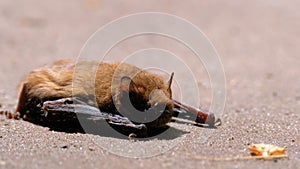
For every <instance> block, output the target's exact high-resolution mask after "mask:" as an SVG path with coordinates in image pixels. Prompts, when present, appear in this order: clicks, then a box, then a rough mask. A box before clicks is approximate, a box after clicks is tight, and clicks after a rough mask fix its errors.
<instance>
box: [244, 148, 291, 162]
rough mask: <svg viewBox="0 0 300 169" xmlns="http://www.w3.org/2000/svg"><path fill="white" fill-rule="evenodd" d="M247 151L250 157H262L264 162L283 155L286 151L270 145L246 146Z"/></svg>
mask: <svg viewBox="0 0 300 169" xmlns="http://www.w3.org/2000/svg"><path fill="white" fill-rule="evenodd" d="M248 150H249V151H250V153H251V155H252V156H262V157H263V158H264V159H265V160H271V159H273V158H277V157H278V156H279V155H283V154H284V153H285V150H286V149H285V148H282V147H278V146H275V145H271V144H252V145H250V146H248Z"/></svg>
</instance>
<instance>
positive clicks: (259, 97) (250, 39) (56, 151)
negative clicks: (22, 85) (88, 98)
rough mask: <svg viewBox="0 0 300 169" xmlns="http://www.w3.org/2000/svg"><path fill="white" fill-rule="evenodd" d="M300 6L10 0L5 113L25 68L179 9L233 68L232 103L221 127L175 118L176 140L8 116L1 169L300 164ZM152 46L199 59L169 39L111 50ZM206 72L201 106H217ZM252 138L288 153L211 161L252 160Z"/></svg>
mask: <svg viewBox="0 0 300 169" xmlns="http://www.w3.org/2000/svg"><path fill="white" fill-rule="evenodd" d="M299 8H300V3H299V1H296V0H295V1H293V0H291V1H276V2H275V1H270V0H266V1H260V0H255V1H249V2H241V1H226V2H225V1H223V2H219V1H214V0H213V1H209V2H204V1H196V0H195V1H187V2H184V1H163V2H161V1H156V0H155V1H143V2H141V1H139V0H131V1H130V2H129V1H117V0H114V1H110V0H101V1H97V0H79V1H76V2H75V1H71V0H68V1H43V2H41V1H38V0H27V1H11V0H1V1H0V57H1V62H0V63H1V64H0V80H1V83H0V103H1V106H2V108H3V109H13V108H14V107H15V106H16V102H17V86H18V83H19V81H20V80H21V79H22V77H24V76H25V74H26V72H28V71H30V70H32V69H33V68H36V67H38V66H40V65H43V64H45V63H49V62H52V61H54V60H57V59H61V58H74V59H75V58H76V57H77V56H78V54H79V51H80V49H81V48H82V46H83V45H84V43H85V42H86V40H87V39H88V38H89V36H90V35H91V34H92V33H94V32H95V31H96V30H97V29H98V28H99V27H101V26H103V25H104V24H106V23H108V22H109V21H112V20H114V19H116V18H118V17H121V16H124V15H128V14H132V13H135V12H145V11H148V12H152V11H155V12H166V13H170V14H174V15H178V16H180V17H183V18H185V19H187V20H188V21H190V22H192V23H193V24H195V25H196V26H198V27H199V28H200V29H201V30H202V31H203V32H204V33H205V34H206V35H207V36H208V38H209V39H210V40H211V42H212V43H213V44H214V46H215V48H216V49H217V51H218V53H219V55H220V58H221V60H222V63H223V66H224V69H225V74H226V79H227V101H226V108H225V111H224V113H223V114H222V117H221V118H222V121H223V124H222V126H220V127H218V128H217V129H205V128H199V127H195V126H188V125H183V124H175V123H174V124H171V125H172V126H173V128H174V131H177V132H178V131H180V134H179V135H177V136H176V137H174V138H169V139H154V140H150V141H137V142H134V141H129V140H126V139H125V140H124V139H117V138H110V137H103V136H94V135H89V134H76V133H73V134H72V133H71V134H70V133H63V132H56V131H49V129H48V128H46V127H41V126H37V125H34V124H31V123H28V122H25V121H22V120H7V119H5V118H4V117H1V119H0V120H1V121H0V140H1V142H0V168H145V169H146V168H291V169H294V168H299V166H300V155H299V154H300V147H299V146H300V144H299V143H300V135H299V128H300V114H299V112H300V70H299V64H300V58H299V53H300V48H299V44H300V40H299V35H300V23H299V19H300V11H299V10H298V9H299ZM157 40H158V41H157ZM154 42H155V43H154ZM146 47H161V48H166V49H170V50H171V51H172V50H174V52H175V53H176V54H177V55H180V56H182V58H184V59H185V60H187V62H188V61H189V62H191V63H192V62H193V59H191V58H193V57H189V56H191V55H192V53H191V52H190V51H189V50H187V49H186V48H184V47H182V46H181V45H178V44H177V43H175V42H173V41H172V40H169V39H164V38H163V37H161V39H160V38H158V37H150V38H149V37H136V38H133V39H132V41H130V40H128V41H125V42H124V43H121V44H120V45H118V46H117V47H116V49H114V50H112V51H111V52H110V53H109V55H110V56H120V57H122V56H127V55H129V54H130V53H132V52H134V51H136V50H138V49H143V48H146ZM196 66H197V65H196ZM199 67H201V66H199ZM202 67H203V66H202ZM194 69H195V67H194ZM197 70H199V73H200V75H201V76H202V77H201V78H200V77H197V81H198V84H199V85H198V86H199V90H200V92H201V96H202V97H201V105H202V106H203V107H205V108H208V107H209V104H210V102H211V94H210V87H209V86H210V85H209V81H208V77H207V74H206V72H205V71H203V68H199V69H198V68H197ZM210 131H213V132H211V133H212V134H211V136H210V137H209V139H208V140H205V139H202V137H201V136H202V132H210ZM95 140H96V142H95ZM97 141H98V142H97ZM99 142H100V143H99ZM96 143H98V144H96ZM102 143H103V145H104V146H106V147H110V148H109V149H110V150H112V151H117V152H119V154H121V155H123V156H119V155H115V154H113V153H110V152H109V151H108V150H107V149H104V148H102V147H101V146H99V144H100V145H101V144H102ZM252 143H269V144H275V145H279V146H283V147H286V148H287V154H288V158H286V159H279V160H275V161H274V160H271V161H264V160H237V161H210V160H207V159H204V158H214V157H221V158H222V157H241V156H247V155H249V153H248V152H247V150H246V147H247V146H248V145H249V144H252ZM124 145H126V147H122V146H124ZM168 146H169V148H170V150H169V151H166V152H164V153H161V154H159V155H155V156H153V157H148V158H128V157H124V156H126V155H130V153H132V152H129V151H128V149H130V148H131V150H134V149H140V148H141V147H143V148H145V151H150V150H152V151H153V154H155V153H157V152H159V150H163V149H164V148H165V147H168ZM135 147H136V148H135ZM189 154H195V155H198V156H201V157H202V158H203V159H195V158H193V157H191V156H190V155H189Z"/></svg>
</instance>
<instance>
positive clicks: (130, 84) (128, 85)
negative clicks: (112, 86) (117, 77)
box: [120, 76, 139, 92]
mask: <svg viewBox="0 0 300 169" xmlns="http://www.w3.org/2000/svg"><path fill="white" fill-rule="evenodd" d="M130 89H131V90H133V91H135V92H139V90H138V87H137V85H136V84H135V83H134V81H133V80H132V79H131V78H130V77H128V76H123V77H122V78H121V85H120V90H121V91H122V92H129V90H130Z"/></svg>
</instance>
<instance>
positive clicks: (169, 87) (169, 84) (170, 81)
mask: <svg viewBox="0 0 300 169" xmlns="http://www.w3.org/2000/svg"><path fill="white" fill-rule="evenodd" d="M173 76H174V72H172V74H171V77H170V79H169V81H168V83H167V85H168V92H169V94H170V96H171V98H172V89H171V87H172V82H173Z"/></svg>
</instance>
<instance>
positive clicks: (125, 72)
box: [17, 60, 173, 127]
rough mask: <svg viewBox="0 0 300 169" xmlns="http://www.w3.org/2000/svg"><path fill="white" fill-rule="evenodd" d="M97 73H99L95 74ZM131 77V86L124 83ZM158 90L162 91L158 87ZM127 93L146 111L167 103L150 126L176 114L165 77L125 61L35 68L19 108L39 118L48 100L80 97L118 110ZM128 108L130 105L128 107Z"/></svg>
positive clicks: (63, 62) (64, 63)
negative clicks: (125, 78)
mask: <svg viewBox="0 0 300 169" xmlns="http://www.w3.org/2000/svg"><path fill="white" fill-rule="evenodd" d="M95 75H96V76H95ZM125 76H130V77H131V79H132V82H131V83H130V85H129V87H128V86H127V88H126V86H125V87H124V86H123V84H122V83H123V82H122V80H121V79H122V77H125ZM156 89H158V90H156ZM123 92H129V96H130V100H131V102H132V105H134V107H135V108H137V109H138V110H139V111H144V110H146V109H147V108H149V107H150V106H151V105H153V104H155V103H156V104H164V105H166V108H165V110H166V111H164V112H163V113H162V115H161V116H160V117H159V118H158V119H156V120H154V121H152V122H149V123H147V124H146V125H147V126H148V127H161V126H164V125H165V124H166V123H168V122H169V121H170V120H171V118H172V114H173V102H172V98H171V90H170V88H169V86H168V84H166V83H165V82H164V80H163V79H162V77H160V76H158V75H155V74H152V73H149V72H146V71H143V70H141V69H139V68H137V67H135V66H133V65H129V64H125V63H113V64H109V63H98V62H92V61H91V62H87V61H80V62H78V63H76V64H75V63H74V62H72V61H70V60H60V61H57V62H55V63H53V64H51V65H45V66H43V67H41V68H39V69H36V70H33V71H31V72H30V73H29V74H28V75H27V77H26V78H25V80H24V82H23V89H22V90H21V92H20V96H19V103H18V107H17V111H18V112H20V114H21V116H24V115H25V116H27V118H28V119H35V114H33V113H36V112H37V111H39V109H38V108H37V107H39V106H41V105H39V104H42V103H43V102H44V101H47V100H56V99H60V98H67V97H74V96H76V97H79V98H81V99H83V100H84V101H86V102H87V103H88V104H90V105H93V106H98V107H99V108H100V110H101V111H105V112H109V113H118V111H117V110H120V109H124V107H122V106H123V105H122V96H123ZM94 98H95V100H96V103H97V104H96V103H94V102H93V100H94ZM125 109H126V107H125Z"/></svg>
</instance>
